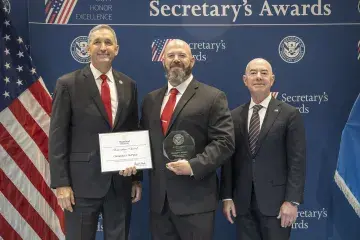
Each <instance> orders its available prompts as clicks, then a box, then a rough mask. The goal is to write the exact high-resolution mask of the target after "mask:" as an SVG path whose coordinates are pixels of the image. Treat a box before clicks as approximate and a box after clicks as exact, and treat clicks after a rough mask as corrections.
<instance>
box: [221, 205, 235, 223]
mask: <svg viewBox="0 0 360 240" xmlns="http://www.w3.org/2000/svg"><path fill="white" fill-rule="evenodd" d="M223 214H224V216H225V217H226V219H227V220H228V221H229V222H230V223H231V224H233V223H234V220H233V219H232V217H231V216H233V217H236V209H235V204H234V201H233V200H231V199H229V200H223Z"/></svg>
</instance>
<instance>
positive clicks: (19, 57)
mask: <svg viewBox="0 0 360 240" xmlns="http://www.w3.org/2000/svg"><path fill="white" fill-rule="evenodd" d="M0 65H1V66H0V98H1V100H0V213H1V214H0V239H6V240H8V239H10V240H15V239H31V240H35V239H46V240H48V239H51V240H53V239H65V237H64V225H63V222H64V221H63V218H64V215H63V210H62V209H61V207H60V206H59V205H58V203H57V199H56V196H55V194H54V191H53V190H52V189H51V188H50V187H49V185H50V172H49V161H48V133H49V125H50V114H51V96H50V94H49V92H48V90H47V89H46V87H45V84H44V82H43V80H42V78H41V77H40V76H39V75H38V73H37V72H36V69H35V67H34V66H33V64H32V60H31V58H30V56H29V55H28V53H27V51H26V48H25V45H24V43H23V40H22V38H21V37H18V36H17V35H16V33H15V29H14V28H13V26H12V24H11V22H10V20H9V18H8V14H7V13H6V12H5V11H4V9H3V4H2V1H0Z"/></svg>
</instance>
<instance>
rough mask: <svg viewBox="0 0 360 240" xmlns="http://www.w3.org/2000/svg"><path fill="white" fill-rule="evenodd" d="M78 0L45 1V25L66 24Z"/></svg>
mask: <svg viewBox="0 0 360 240" xmlns="http://www.w3.org/2000/svg"><path fill="white" fill-rule="evenodd" d="M77 1H78V0H45V17H46V21H45V22H46V23H58V24H67V23H68V22H69V19H70V17H71V14H72V12H73V10H74V8H75V5H76V3H77Z"/></svg>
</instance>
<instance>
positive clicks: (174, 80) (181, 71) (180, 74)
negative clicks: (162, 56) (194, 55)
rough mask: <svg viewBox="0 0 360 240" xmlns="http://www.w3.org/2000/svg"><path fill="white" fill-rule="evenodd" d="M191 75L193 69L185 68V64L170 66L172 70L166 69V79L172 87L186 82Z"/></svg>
mask: <svg viewBox="0 0 360 240" xmlns="http://www.w3.org/2000/svg"><path fill="white" fill-rule="evenodd" d="M190 74H191V67H190V66H189V67H187V68H185V66H184V65H183V64H173V65H172V66H170V69H167V68H166V67H165V77H166V78H167V80H168V81H169V83H170V84H171V86H174V87H176V86H178V85H180V84H181V83H183V82H185V80H186V79H187V78H188V77H189V76H190Z"/></svg>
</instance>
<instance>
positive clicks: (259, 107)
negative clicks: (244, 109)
mask: <svg viewBox="0 0 360 240" xmlns="http://www.w3.org/2000/svg"><path fill="white" fill-rule="evenodd" d="M261 108H262V106H261V105H254V106H253V112H254V113H257V112H258V111H259V110H260V109H261Z"/></svg>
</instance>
